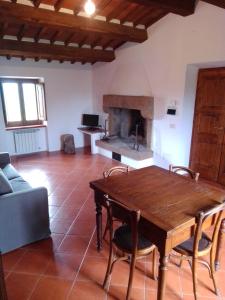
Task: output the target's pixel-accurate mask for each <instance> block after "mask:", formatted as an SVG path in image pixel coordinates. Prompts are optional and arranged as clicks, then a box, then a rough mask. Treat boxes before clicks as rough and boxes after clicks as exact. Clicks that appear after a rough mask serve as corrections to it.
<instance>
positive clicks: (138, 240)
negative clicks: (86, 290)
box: [103, 195, 156, 300]
mask: <svg viewBox="0 0 225 300" xmlns="http://www.w3.org/2000/svg"><path fill="white" fill-rule="evenodd" d="M105 197H106V205H107V214H108V220H109V233H110V241H109V259H108V267H107V271H106V275H105V279H104V283H103V287H104V289H106V287H107V284H108V281H109V276H110V274H111V273H112V270H113V266H114V264H115V262H117V261H122V260H128V261H129V262H130V272H129V280H128V288H127V294H126V300H129V299H130V296H131V289H132V282H133V275H134V269H135V263H136V259H137V258H140V257H143V256H146V255H148V254H150V253H151V252H152V254H153V264H152V272H153V277H154V279H156V246H155V245H153V244H152V243H151V242H150V241H149V240H147V239H146V238H144V237H143V236H142V235H141V234H139V232H138V223H139V220H140V216H141V213H140V210H130V209H129V208H128V207H126V206H124V205H122V204H120V203H118V202H116V201H114V200H112V199H109V197H108V196H107V195H106V196H105ZM114 218H117V219H120V220H121V221H122V222H123V225H121V226H120V227H118V228H117V229H116V230H115V231H114V230H113V219H114ZM113 246H114V247H116V248H117V250H118V249H119V252H121V253H122V256H119V255H118V251H113ZM114 252H115V253H114Z"/></svg>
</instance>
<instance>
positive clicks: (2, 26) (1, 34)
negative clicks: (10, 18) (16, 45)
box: [0, 22, 8, 39]
mask: <svg viewBox="0 0 225 300" xmlns="http://www.w3.org/2000/svg"><path fill="white" fill-rule="evenodd" d="M7 28H8V23H6V22H5V23H1V24H0V39H3V37H4V35H5V31H6V29H7Z"/></svg>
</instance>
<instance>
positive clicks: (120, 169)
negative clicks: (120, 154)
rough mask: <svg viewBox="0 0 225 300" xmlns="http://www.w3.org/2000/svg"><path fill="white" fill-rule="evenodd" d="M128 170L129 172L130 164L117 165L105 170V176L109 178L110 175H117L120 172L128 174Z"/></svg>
mask: <svg viewBox="0 0 225 300" xmlns="http://www.w3.org/2000/svg"><path fill="white" fill-rule="evenodd" d="M128 172H129V168H128V166H126V167H123V166H116V167H113V168H110V169H109V170H107V171H105V172H103V177H104V178H107V177H109V176H112V175H116V174H118V173H125V174H126V173H128Z"/></svg>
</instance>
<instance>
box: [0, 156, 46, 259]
mask: <svg viewBox="0 0 225 300" xmlns="http://www.w3.org/2000/svg"><path fill="white" fill-rule="evenodd" d="M50 233H51V232H50V229H49V214H48V193H47V189H46V188H45V187H38V188H32V187H31V186H30V185H29V183H28V182H26V181H25V180H24V179H23V178H22V177H21V176H20V174H19V173H18V172H17V170H16V169H15V168H14V167H13V166H12V165H11V163H10V157H9V154H8V153H5V152H4V153H0V251H1V252H2V253H6V252H9V251H11V250H14V249H16V248H19V247H21V246H24V245H27V244H29V243H32V242H35V241H38V240H41V239H45V238H48V237H49V236H50Z"/></svg>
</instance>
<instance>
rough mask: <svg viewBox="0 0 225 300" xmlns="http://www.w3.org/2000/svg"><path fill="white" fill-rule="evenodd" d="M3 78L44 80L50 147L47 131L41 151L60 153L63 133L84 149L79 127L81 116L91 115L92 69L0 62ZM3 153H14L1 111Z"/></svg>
mask: <svg viewBox="0 0 225 300" xmlns="http://www.w3.org/2000/svg"><path fill="white" fill-rule="evenodd" d="M0 76H18V77H19V76H23V77H43V78H44V81H45V91H46V104H47V115H48V126H47V129H46V134H47V143H46V142H45V132H44V131H45V129H42V130H41V133H42V134H41V135H40V136H41V140H40V147H41V150H46V149H49V151H57V150H59V149H60V135H61V134H64V133H72V134H74V137H75V145H76V147H82V146H83V145H84V139H83V135H82V134H81V133H80V132H79V131H78V130H77V127H79V126H80V124H81V115H82V113H84V112H90V111H92V73H91V67H90V66H82V65H80V64H75V65H71V64H70V63H63V64H60V63H57V62H53V63H47V62H44V61H42V62H33V61H32V60H26V61H21V60H19V59H12V60H6V59H4V58H0ZM0 107H1V104H0ZM0 151H8V152H10V153H13V152H14V144H13V136H12V132H11V131H10V132H9V131H6V130H5V125H4V120H3V114H2V109H0Z"/></svg>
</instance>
